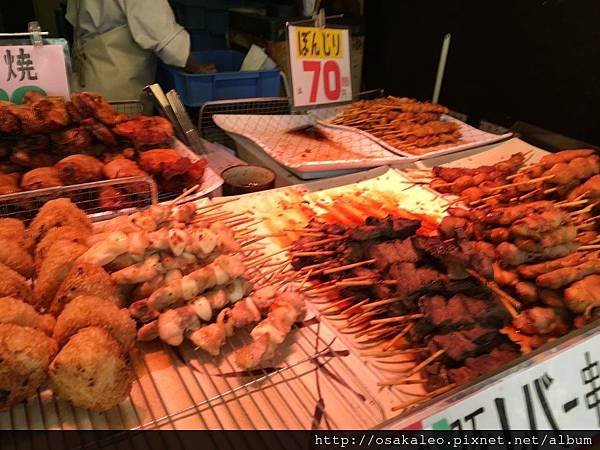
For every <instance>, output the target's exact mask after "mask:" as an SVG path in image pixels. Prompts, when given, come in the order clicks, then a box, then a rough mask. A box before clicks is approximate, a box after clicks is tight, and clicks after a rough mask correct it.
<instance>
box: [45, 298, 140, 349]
mask: <svg viewBox="0 0 600 450" xmlns="http://www.w3.org/2000/svg"><path fill="white" fill-rule="evenodd" d="M86 327H98V328H102V329H104V330H106V331H108V332H109V333H110V335H111V336H112V337H113V338H114V339H116V340H117V341H118V342H119V344H120V345H121V347H122V348H123V351H124V352H128V351H129V350H131V349H132V348H133V345H134V344H135V335H136V329H135V322H134V321H133V319H132V318H131V317H129V311H127V309H119V307H117V306H115V305H114V304H112V303H111V302H110V301H108V300H105V299H103V298H101V297H95V296H92V295H81V296H79V297H76V298H74V299H73V300H72V301H71V302H70V303H69V304H68V305H67V306H65V309H64V310H63V312H62V313H61V314H60V316H58V319H56V326H55V327H54V339H55V340H56V342H58V345H59V346H63V345H64V344H65V343H66V342H67V340H68V339H69V338H70V337H71V336H73V335H74V334H75V333H77V332H78V331H79V330H81V329H82V328H86Z"/></svg>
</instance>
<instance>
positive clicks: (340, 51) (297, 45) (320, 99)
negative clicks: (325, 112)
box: [288, 25, 352, 108]
mask: <svg viewBox="0 0 600 450" xmlns="http://www.w3.org/2000/svg"><path fill="white" fill-rule="evenodd" d="M288 42H289V57H290V69H291V76H292V91H293V95H292V97H293V101H294V107H296V108H298V107H311V106H317V105H324V104H329V103H343V102H349V101H352V79H351V72H350V33H349V32H348V30H347V29H341V28H320V27H300V26H293V25H290V26H288Z"/></svg>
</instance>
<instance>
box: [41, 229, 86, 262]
mask: <svg viewBox="0 0 600 450" xmlns="http://www.w3.org/2000/svg"><path fill="white" fill-rule="evenodd" d="M90 234H91V231H90V230H88V229H87V228H85V227H83V226H79V225H65V226H63V227H56V228H52V229H51V230H49V231H48V232H47V233H46V235H45V236H44V238H43V239H42V240H41V241H40V243H39V244H38V245H37V247H36V248H35V253H34V261H35V271H36V273H37V272H39V271H40V268H41V266H42V262H43V261H44V258H45V257H46V254H47V253H48V249H50V247H52V245H53V244H54V243H55V242H56V241H71V242H77V243H78V244H85V243H86V241H87V238H88V237H89V236H90Z"/></svg>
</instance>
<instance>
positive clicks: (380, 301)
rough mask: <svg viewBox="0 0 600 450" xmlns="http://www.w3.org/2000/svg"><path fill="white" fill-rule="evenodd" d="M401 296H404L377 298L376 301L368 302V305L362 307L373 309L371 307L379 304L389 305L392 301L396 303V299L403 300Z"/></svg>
mask: <svg viewBox="0 0 600 450" xmlns="http://www.w3.org/2000/svg"><path fill="white" fill-rule="evenodd" d="M403 298H404V297H392V298H386V299H383V300H378V301H376V302H373V303H369V304H368V305H366V306H365V307H364V309H373V308H377V307H379V306H384V305H390V304H392V303H396V302H397V301H400V300H403Z"/></svg>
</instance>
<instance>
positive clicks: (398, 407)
mask: <svg viewBox="0 0 600 450" xmlns="http://www.w3.org/2000/svg"><path fill="white" fill-rule="evenodd" d="M455 387H456V384H455V383H452V384H448V385H446V386H442V387H441V388H439V389H436V390H434V391H431V392H429V393H427V394H425V395H423V396H422V397H421V398H418V399H414V400H410V401H408V402H406V403H403V404H401V405H396V406H393V407H392V411H399V410H401V409H407V408H409V407H411V406H414V405H416V404H418V403H422V402H424V401H426V400H429V399H431V398H433V397H435V396H437V395H441V394H443V393H445V392H448V391H450V390H452V389H454V388H455Z"/></svg>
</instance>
